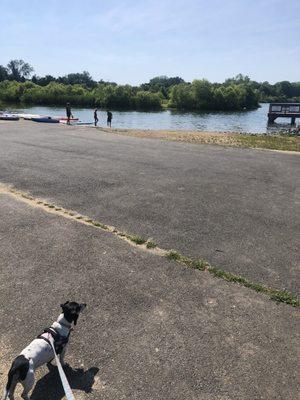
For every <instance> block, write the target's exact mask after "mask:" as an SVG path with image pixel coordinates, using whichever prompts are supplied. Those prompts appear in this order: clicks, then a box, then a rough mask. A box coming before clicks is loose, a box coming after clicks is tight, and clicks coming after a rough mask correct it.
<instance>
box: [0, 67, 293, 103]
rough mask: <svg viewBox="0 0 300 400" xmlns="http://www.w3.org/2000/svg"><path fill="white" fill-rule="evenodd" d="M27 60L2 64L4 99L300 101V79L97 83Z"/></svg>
mask: <svg viewBox="0 0 300 400" xmlns="http://www.w3.org/2000/svg"><path fill="white" fill-rule="evenodd" d="M32 73H33V68H32V67H31V66H30V65H29V64H28V63H25V62H24V61H23V60H11V61H10V62H9V63H8V65H7V66H6V67H4V66H3V65H0V101H3V102H6V103H24V104H37V105H65V104H66V102H71V103H72V105H73V106H87V107H99V108H110V109H115V110H118V109H119V110H146V111H147V110H149V111H156V110H157V111H158V110H161V109H164V108H173V109H175V110H180V111H239V110H241V111H242V110H249V109H255V108H257V107H259V102H275V101H278V102H286V101H290V102H300V82H288V81H283V82H278V83H276V84H274V85H271V84H270V83H268V82H262V83H260V82H255V81H252V80H250V78H249V77H248V76H244V75H242V74H239V75H237V76H236V77H234V78H230V79H226V80H225V82H224V83H211V82H209V81H207V80H205V79H201V80H199V79H196V80H194V81H193V82H185V81H184V80H183V79H182V78H180V77H171V78H169V77H167V76H158V77H155V78H153V79H151V80H150V81H149V82H148V83H143V84H141V85H139V86H131V85H118V84H116V83H114V82H105V81H103V80H101V81H98V82H96V81H95V80H93V78H92V77H91V75H90V74H89V72H87V71H84V72H82V73H72V74H68V75H65V76H61V77H58V78H55V77H53V76H51V75H46V76H44V77H38V76H36V75H33V76H32V77H31V78H30V76H31V75H32Z"/></svg>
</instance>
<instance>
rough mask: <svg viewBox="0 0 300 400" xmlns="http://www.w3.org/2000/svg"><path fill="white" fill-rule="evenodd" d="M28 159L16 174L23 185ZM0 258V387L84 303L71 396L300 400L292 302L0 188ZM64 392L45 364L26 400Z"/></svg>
mask: <svg viewBox="0 0 300 400" xmlns="http://www.w3.org/2000/svg"><path fill="white" fill-rule="evenodd" d="M23 140H25V139H23ZM64 154H65V153H64ZM8 156H9V155H8ZM38 157H39V158H43V159H44V161H45V163H46V154H45V153H43V155H41V154H40V155H39V156H38ZM20 158H21V159H22V157H20ZM1 162H2V161H1ZM23 162H24V161H20V160H19V161H18V160H15V163H12V164H13V165H11V167H12V168H14V169H15V171H17V168H16V163H17V164H18V165H20V163H23ZM82 162H83V160H81V163H82ZM34 163H35V160H30V165H31V166H30V167H28V169H27V170H26V171H24V169H25V166H24V165H23V167H22V169H21V168H20V170H19V172H18V173H17V174H16V175H18V176H20V175H22V174H24V175H23V176H24V177H25V176H28V177H29V181H28V182H27V183H26V184H27V185H28V184H29V183H30V182H31V179H32V177H33V174H32V173H29V171H30V170H31V168H33V170H35V167H33V165H34ZM81 163H79V164H81ZM41 164H42V163H41V162H40V165H41ZM88 165H91V163H90V160H89V161H88ZM42 170H43V168H41V169H40V176H41V175H42V174H43V172H42ZM55 171H57V169H55ZM61 174H62V173H61ZM90 175H92V174H91V171H90ZM46 176H49V175H46ZM47 179H48V178H47ZM24 182H25V181H24ZM26 184H25V183H24V184H23V185H24V186H26ZM46 186H47V185H46ZM52 189H53V193H54V194H56V195H58V193H56V192H55V190H54V189H55V187H52ZM36 190H37V189H36ZM99 208H100V206H99ZM0 254H1V263H0V276H1V279H0V313H1V318H0V349H1V351H0V386H1V388H2V387H3V385H4V381H5V374H6V373H7V371H8V369H9V366H10V362H11V360H12V359H13V358H14V357H15V356H16V355H17V354H18V353H19V352H20V351H21V350H22V348H23V347H24V346H25V345H27V344H28V343H29V342H30V341H31V340H32V339H33V338H35V337H36V336H37V335H38V334H39V333H40V332H41V330H43V328H45V327H47V326H49V325H50V324H51V323H52V322H53V321H54V320H55V319H56V318H57V315H58V314H59V312H60V310H59V304H60V303H62V302H64V301H66V300H76V301H84V302H86V303H87V309H86V310H85V312H84V313H83V314H82V316H80V318H79V321H78V325H77V326H76V327H75V330H74V332H72V338H71V343H70V347H69V348H68V352H67V355H66V361H67V362H69V364H70V366H69V368H67V369H66V373H67V376H68V378H69V380H70V384H71V387H72V388H73V390H74V393H75V396H76V399H78V400H86V399H97V400H99V399H101V400H116V399H118V400H120V399H130V400H132V399H136V400H141V399H143V400H166V399H172V400H177V399H178V400H183V399H189V400H190V399H194V400H199V399H201V400H235V399H236V400H241V399H243V400H253V399H255V400H257V399H262V400H269V399H270V400H279V399H280V400H282V399H285V400H297V399H299V398H300V397H299V393H300V391H299V388H300V386H299V385H300V381H299V374H298V370H299V356H300V354H299V311H298V310H297V309H295V308H293V307H291V306H288V305H285V304H282V303H281V304H277V303H275V302H273V301H271V300H269V299H268V298H267V297H266V296H264V295H261V294H258V293H256V292H254V291H252V290H249V289H247V288H244V287H240V286H239V285H236V284H233V283H228V282H225V281H223V280H220V279H217V278H214V277H212V276H211V275H210V274H208V273H205V272H201V271H196V270H192V269H189V268H185V267H184V266H182V265H180V264H178V263H176V262H172V261H168V260H167V259H165V258H163V257H160V256H157V255H152V254H149V252H145V251H143V250H141V249H139V248H137V247H132V246H130V245H129V244H128V243H126V242H125V241H123V240H120V239H119V238H117V237H115V236H114V235H113V234H111V233H107V232H104V231H101V230H99V229H96V228H94V227H92V226H86V225H83V224H82V223H80V222H76V221H74V220H68V219H66V218H64V217H62V216H59V215H55V214H49V213H47V212H45V211H44V210H42V209H38V208H36V207H31V206H30V205H27V204H25V203H24V201H17V200H16V199H15V198H13V197H12V196H10V195H6V194H3V193H2V194H1V193H0ZM62 398H63V393H62V389H61V386H60V382H59V378H58V374H57V370H56V368H55V367H51V368H50V369H49V370H48V369H47V368H46V367H45V368H42V369H41V370H40V371H39V373H38V375H37V380H36V386H35V389H34V391H33V394H32V400H61V399H62Z"/></svg>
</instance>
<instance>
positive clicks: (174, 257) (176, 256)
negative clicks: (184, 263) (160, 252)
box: [166, 250, 182, 261]
mask: <svg viewBox="0 0 300 400" xmlns="http://www.w3.org/2000/svg"><path fill="white" fill-rule="evenodd" d="M166 257H167V259H168V260H171V261H181V257H182V256H181V254H180V253H178V252H177V251H174V250H171V251H169V252H168V254H167V255H166Z"/></svg>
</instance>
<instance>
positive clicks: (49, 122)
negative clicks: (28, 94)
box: [30, 117, 59, 124]
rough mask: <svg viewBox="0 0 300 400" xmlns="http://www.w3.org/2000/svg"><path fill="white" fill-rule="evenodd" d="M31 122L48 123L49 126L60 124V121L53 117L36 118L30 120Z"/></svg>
mask: <svg viewBox="0 0 300 400" xmlns="http://www.w3.org/2000/svg"><path fill="white" fill-rule="evenodd" d="M30 120H31V121H34V122H46V123H48V124H58V123H59V120H58V119H55V118H51V117H34V118H30Z"/></svg>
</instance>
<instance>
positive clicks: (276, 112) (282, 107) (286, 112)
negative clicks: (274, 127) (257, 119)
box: [268, 103, 300, 125]
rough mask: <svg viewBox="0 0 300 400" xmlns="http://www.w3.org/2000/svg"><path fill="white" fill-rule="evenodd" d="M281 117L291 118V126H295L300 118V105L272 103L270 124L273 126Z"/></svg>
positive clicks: (269, 116) (269, 113)
mask: <svg viewBox="0 0 300 400" xmlns="http://www.w3.org/2000/svg"><path fill="white" fill-rule="evenodd" d="M279 117H280V118H282V117H283V118H291V125H295V123H296V118H300V103H271V104H270V107H269V112H268V124H273V123H274V122H275V120H276V118H279Z"/></svg>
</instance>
